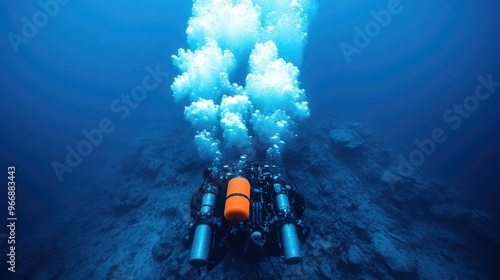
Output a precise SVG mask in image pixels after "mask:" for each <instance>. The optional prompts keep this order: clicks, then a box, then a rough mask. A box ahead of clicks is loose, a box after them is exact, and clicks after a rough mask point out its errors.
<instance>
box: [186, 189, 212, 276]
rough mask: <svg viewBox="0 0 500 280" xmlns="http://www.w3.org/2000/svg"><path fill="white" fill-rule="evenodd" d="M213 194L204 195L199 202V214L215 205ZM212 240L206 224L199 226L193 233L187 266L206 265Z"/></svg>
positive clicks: (206, 211)
mask: <svg viewBox="0 0 500 280" xmlns="http://www.w3.org/2000/svg"><path fill="white" fill-rule="evenodd" d="M215 198H216V197H215V194H213V193H206V194H204V195H203V198H202V200H201V205H202V207H201V209H200V213H208V212H210V211H211V210H212V207H213V205H214V203H215ZM211 240H212V228H211V227H210V225H207V224H199V225H198V226H196V230H195V232H194V239H193V244H192V246H191V257H190V258H189V264H191V265H194V266H204V265H207V264H208V259H209V254H210V245H211Z"/></svg>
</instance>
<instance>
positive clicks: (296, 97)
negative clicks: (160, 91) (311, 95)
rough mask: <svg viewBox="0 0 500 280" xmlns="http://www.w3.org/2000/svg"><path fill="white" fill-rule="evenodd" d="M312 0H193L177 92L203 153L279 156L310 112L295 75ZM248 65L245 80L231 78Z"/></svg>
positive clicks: (178, 62) (175, 58) (178, 61)
mask: <svg viewBox="0 0 500 280" xmlns="http://www.w3.org/2000/svg"><path fill="white" fill-rule="evenodd" d="M315 5H316V4H315V2H314V1H313V0H275V1H269V0H195V1H194V4H193V15H192V17H191V18H190V19H189V22H188V28H187V30H186V33H187V37H188V43H189V48H190V49H188V50H183V49H179V52H178V54H177V55H173V56H172V59H173V63H174V65H175V66H177V67H178V68H179V70H180V71H182V74H181V75H179V76H177V77H176V78H175V80H174V83H173V84H172V86H171V89H172V91H173V95H174V99H175V100H176V102H179V101H180V100H183V99H189V102H190V105H189V106H186V107H185V111H184V115H185V117H186V119H187V120H189V121H190V122H191V124H192V127H193V128H194V129H195V130H196V135H195V138H194V139H195V143H196V145H197V147H198V151H199V152H200V156H202V157H203V158H205V159H209V160H212V161H213V162H214V163H218V162H219V161H220V160H221V159H222V157H223V156H224V154H225V153H237V156H239V155H243V154H251V153H253V152H254V151H255V150H256V149H265V150H266V153H267V159H268V160H269V161H279V160H280V159H281V151H282V149H283V147H284V145H285V143H286V142H287V141H289V140H291V139H292V138H293V137H294V136H295V133H294V132H293V130H294V127H295V125H296V122H298V121H301V120H303V119H305V118H307V117H308V116H309V108H308V103H307V101H306V97H305V92H304V90H303V89H301V88H300V83H299V81H298V76H299V73H300V72H299V68H298V67H297V66H300V65H301V64H302V53H303V50H304V46H305V44H306V39H307V27H308V17H310V16H311V15H312V14H313V13H314V10H315ZM238 71H248V73H247V75H246V79H245V85H239V84H237V83H236V82H234V81H231V79H234V76H235V73H236V72H238Z"/></svg>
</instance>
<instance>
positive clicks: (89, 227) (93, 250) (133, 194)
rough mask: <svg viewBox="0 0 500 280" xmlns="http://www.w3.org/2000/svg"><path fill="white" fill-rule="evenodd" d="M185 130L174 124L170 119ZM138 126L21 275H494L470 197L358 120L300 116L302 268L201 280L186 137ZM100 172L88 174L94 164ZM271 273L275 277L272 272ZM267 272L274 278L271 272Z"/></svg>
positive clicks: (198, 165) (194, 181)
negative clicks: (190, 231)
mask: <svg viewBox="0 0 500 280" xmlns="http://www.w3.org/2000/svg"><path fill="white" fill-rule="evenodd" d="M177 123H183V120H177ZM172 124H173V122H171V123H168V122H157V123H155V124H153V125H150V126H149V127H147V128H144V129H143V130H142V132H141V133H140V134H139V135H138V136H137V137H136V138H135V139H134V140H133V141H132V142H131V143H130V144H129V147H128V148H127V149H126V152H124V154H123V155H122V158H121V159H120V160H119V161H117V162H114V163H110V164H109V165H107V166H104V167H100V168H99V170H100V171H99V172H98V171H96V173H95V174H91V175H92V176H89V177H88V179H86V180H85V181H84V182H82V186H81V195H80V197H79V199H78V201H77V202H75V203H73V206H72V207H70V208H69V209H67V210H66V211H64V212H62V213H61V215H60V217H59V221H60V222H58V223H57V224H54V225H50V226H47V228H44V229H40V230H39V231H38V233H37V234H36V235H32V236H30V237H28V238H26V239H25V240H23V242H22V244H24V245H23V246H24V248H25V252H24V254H23V256H20V257H19V258H20V259H19V261H18V262H19V263H22V264H23V267H22V269H21V268H20V269H21V271H19V272H18V273H19V276H20V277H22V278H21V279H278V278H281V279H498V278H495V277H498V275H500V259H499V257H498V252H500V231H499V229H498V226H499V224H498V222H497V221H495V220H494V219H493V218H492V216H491V215H489V214H487V213H485V212H483V211H480V210H477V208H476V207H474V201H472V200H471V199H469V195H468V194H467V193H465V192H463V191H461V190H460V188H458V187H456V186H452V185H449V184H447V183H446V182H444V181H442V180H440V179H439V178H430V177H429V176H428V175H427V174H425V171H424V170H423V169H422V168H418V169H416V170H415V171H414V172H413V174H412V175H411V176H407V177H403V176H400V175H399V173H398V165H399V161H398V159H397V153H396V152H395V151H394V150H393V148H391V146H390V145H389V144H388V143H387V141H383V140H381V139H379V138H378V137H376V136H374V135H373V133H372V132H371V131H370V129H369V128H367V127H366V126H365V125H363V124H360V123H339V122H333V121H326V120H314V121H313V120H312V119H311V120H309V122H308V124H307V125H304V126H301V127H299V128H298V130H297V133H298V137H297V139H296V140H295V142H294V143H293V144H289V145H288V147H287V150H286V151H285V154H284V156H283V165H284V167H285V168H286V169H287V170H288V172H289V173H290V174H291V175H292V176H293V179H294V181H295V183H296V184H297V185H298V186H299V189H300V190H301V191H302V192H303V194H304V196H305V198H306V202H307V209H306V212H305V214H304V216H305V217H304V219H305V221H306V222H307V223H308V225H309V226H310V227H311V229H312V231H311V234H310V236H309V238H308V239H307V241H306V242H305V243H303V244H302V254H303V261H302V262H301V263H299V264H296V265H292V266H289V265H285V264H283V263H281V262H280V260H279V258H273V257H271V262H272V263H270V262H269V260H268V259H266V258H263V259H262V260H261V261H259V262H258V263H245V262H243V261H242V260H240V259H238V258H231V256H230V255H227V256H226V258H225V259H224V260H223V261H222V262H221V263H219V265H218V266H216V267H215V268H214V269H212V270H211V271H207V270H204V269H202V271H201V272H202V275H201V277H199V276H198V274H197V271H196V269H195V268H193V267H192V266H190V265H189V264H188V259H189V250H187V249H185V248H184V247H183V246H182V245H181V244H182V242H181V239H182V237H183V236H184V234H185V233H186V230H187V227H188V224H189V222H190V217H189V201H190V198H191V196H192V194H193V193H194V192H195V190H196V189H197V188H198V187H199V184H200V183H201V181H202V175H201V174H202V171H203V170H204V169H205V168H207V167H208V166H207V162H204V161H200V159H199V156H198V154H197V151H196V148H195V147H194V145H193V144H192V133H191V132H190V130H189V129H186V128H185V126H181V127H174V126H172ZM96 169H97V168H96ZM272 265H274V267H275V269H273V267H272ZM275 270H276V271H275Z"/></svg>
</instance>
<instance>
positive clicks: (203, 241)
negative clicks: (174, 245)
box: [189, 224, 212, 266]
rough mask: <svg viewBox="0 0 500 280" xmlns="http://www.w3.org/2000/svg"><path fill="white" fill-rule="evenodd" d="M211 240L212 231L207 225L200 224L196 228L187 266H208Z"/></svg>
mask: <svg viewBox="0 0 500 280" xmlns="http://www.w3.org/2000/svg"><path fill="white" fill-rule="evenodd" d="M211 239H212V229H211V228H210V226H209V225H207V224H201V225H198V226H197V227H196V231H195V233H194V239H193V246H192V247H191V257H190V258H189V264H191V265H194V266H205V265H207V264H208V258H209V253H210V240H211Z"/></svg>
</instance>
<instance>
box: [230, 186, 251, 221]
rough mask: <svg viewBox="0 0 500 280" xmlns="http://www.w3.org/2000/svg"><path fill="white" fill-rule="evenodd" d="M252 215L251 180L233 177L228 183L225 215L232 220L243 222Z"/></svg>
mask: <svg viewBox="0 0 500 280" xmlns="http://www.w3.org/2000/svg"><path fill="white" fill-rule="evenodd" d="M249 216H250V182H248V180H247V179H245V178H240V177H238V178H233V179H231V180H230V181H229V183H228V185H227V195H226V206H225V207H224V217H225V218H226V219H227V220H228V221H231V222H243V221H245V220H246V219H248V217H249Z"/></svg>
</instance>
